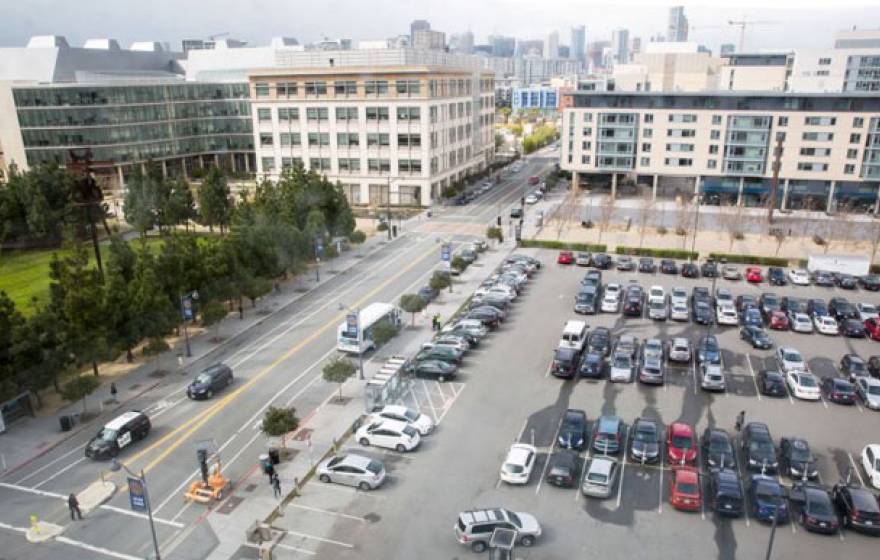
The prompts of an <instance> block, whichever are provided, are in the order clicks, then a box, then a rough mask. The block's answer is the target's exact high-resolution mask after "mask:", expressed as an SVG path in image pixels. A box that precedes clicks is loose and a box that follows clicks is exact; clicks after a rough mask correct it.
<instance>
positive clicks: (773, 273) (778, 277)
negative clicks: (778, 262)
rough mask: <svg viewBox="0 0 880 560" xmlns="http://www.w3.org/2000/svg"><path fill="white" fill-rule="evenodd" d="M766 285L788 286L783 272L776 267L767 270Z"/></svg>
mask: <svg viewBox="0 0 880 560" xmlns="http://www.w3.org/2000/svg"><path fill="white" fill-rule="evenodd" d="M767 283H768V284H770V285H771V286H785V285H787V284H788V278H787V277H786V276H785V271H784V270H782V269H781V268H779V267H778V266H771V267H770V268H768V269H767Z"/></svg>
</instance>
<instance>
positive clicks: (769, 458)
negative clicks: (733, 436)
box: [742, 422, 779, 474]
mask: <svg viewBox="0 0 880 560" xmlns="http://www.w3.org/2000/svg"><path fill="white" fill-rule="evenodd" d="M742 447H743V451H744V452H745V455H746V462H747V463H748V468H749V470H751V471H758V472H762V471H763V472H764V473H771V474H773V473H775V472H776V469H778V468H779V461H777V460H776V448H775V447H774V446H773V438H772V437H771V436H770V428H768V427H767V424H764V423H763V422H749V423H748V424H746V427H745V428H743V432H742Z"/></svg>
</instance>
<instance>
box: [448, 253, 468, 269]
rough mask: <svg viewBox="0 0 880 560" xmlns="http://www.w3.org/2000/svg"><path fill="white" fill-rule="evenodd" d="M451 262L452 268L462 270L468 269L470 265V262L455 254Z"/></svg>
mask: <svg viewBox="0 0 880 560" xmlns="http://www.w3.org/2000/svg"><path fill="white" fill-rule="evenodd" d="M450 264H451V266H452V268H454V269H455V270H458V271H460V272H464V271H465V270H467V267H468V262H467V261H466V260H464V259H463V258H461V256H460V255H455V256H454V257H452V262H451V263H450Z"/></svg>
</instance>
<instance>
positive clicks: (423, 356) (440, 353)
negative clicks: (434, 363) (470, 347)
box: [413, 344, 464, 366]
mask: <svg viewBox="0 0 880 560" xmlns="http://www.w3.org/2000/svg"><path fill="white" fill-rule="evenodd" d="M463 354H464V353H463V352H462V351H461V350H459V349H457V348H455V347H453V346H446V345H442V344H438V345H436V346H431V347H428V348H422V349H421V350H419V353H418V354H416V355H415V357H414V358H413V361H415V362H416V363H418V362H422V361H426V360H439V361H441V362H446V363H448V364H454V365H456V366H457V365H458V364H460V363H461V358H462V356H463Z"/></svg>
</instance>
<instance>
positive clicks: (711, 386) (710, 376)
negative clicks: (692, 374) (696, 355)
mask: <svg viewBox="0 0 880 560" xmlns="http://www.w3.org/2000/svg"><path fill="white" fill-rule="evenodd" d="M700 387H701V388H702V389H703V390H704V391H726V390H727V383H726V382H725V380H724V371H723V370H722V369H721V366H720V365H718V364H710V363H703V364H701V365H700Z"/></svg>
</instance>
